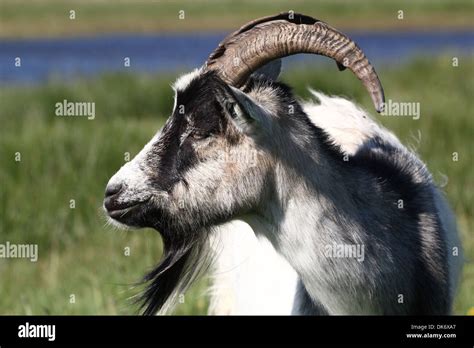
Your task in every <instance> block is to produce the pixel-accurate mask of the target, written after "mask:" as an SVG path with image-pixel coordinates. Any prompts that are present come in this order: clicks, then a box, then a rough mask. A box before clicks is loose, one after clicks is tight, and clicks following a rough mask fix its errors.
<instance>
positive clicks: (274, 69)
mask: <svg viewBox="0 0 474 348" xmlns="http://www.w3.org/2000/svg"><path fill="white" fill-rule="evenodd" d="M280 73H281V59H275V60H272V61H271V62H269V63H267V64H265V65H264V66H262V67H261V68H259V69H257V70H256V71H255V72H254V73H253V74H252V75H254V76H258V75H263V76H265V77H267V78H269V79H270V80H273V81H276V80H277V79H278V76H280Z"/></svg>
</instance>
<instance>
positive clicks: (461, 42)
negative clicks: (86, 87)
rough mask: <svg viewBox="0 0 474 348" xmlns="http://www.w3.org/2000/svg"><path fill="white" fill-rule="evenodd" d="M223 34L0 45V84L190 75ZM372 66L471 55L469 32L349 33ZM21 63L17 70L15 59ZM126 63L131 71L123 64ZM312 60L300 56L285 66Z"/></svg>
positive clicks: (472, 46) (472, 43)
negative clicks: (132, 74)
mask: <svg viewBox="0 0 474 348" xmlns="http://www.w3.org/2000/svg"><path fill="white" fill-rule="evenodd" d="M224 36H225V34H216V33H194V34H189V33H188V34H176V35H172V34H157V35H130V34H123V35H121V34H118V35H104V36H94V37H75V38H55V39H26V40H0V66H1V71H0V83H2V84H4V83H6V82H8V83H9V84H11V83H39V82H43V81H46V80H48V79H49V78H51V77H54V78H56V79H63V80H69V79H72V78H74V77H75V76H94V75H96V74H100V73H102V72H111V71H124V70H125V71H130V70H133V71H139V72H159V71H177V70H190V69H193V68H196V67H199V66H201V65H202V63H203V62H204V61H205V60H206V58H207V57H208V55H209V53H210V52H211V51H212V50H213V49H214V48H215V47H216V46H217V44H218V43H219V42H220V40H222V39H223V38H224ZM349 36H350V37H351V38H352V39H354V41H356V42H357V43H358V44H359V46H360V47H361V48H362V49H363V50H364V52H365V53H366V55H367V56H368V58H369V60H370V61H371V62H372V63H373V64H374V65H375V66H378V65H381V64H397V63H400V62H403V61H405V60H407V59H409V58H411V57H413V56H418V55H425V56H430V55H434V54H437V53H447V52H449V53H450V54H453V55H456V56H465V55H473V54H474V32H471V31H466V32H403V33H400V32H386V33H376V34H375V33H362V32H354V33H349ZM16 57H20V58H21V68H18V67H15V64H14V63H15V58H16ZM126 57H129V58H130V67H124V59H125V58H126ZM310 59H312V60H313V61H316V62H324V61H325V59H326V58H318V59H315V58H314V57H311V56H310V55H299V56H295V57H290V58H287V59H286V60H285V64H286V65H287V66H292V65H295V64H301V63H305V62H308V61H310Z"/></svg>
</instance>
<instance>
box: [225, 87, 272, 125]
mask: <svg viewBox="0 0 474 348" xmlns="http://www.w3.org/2000/svg"><path fill="white" fill-rule="evenodd" d="M230 90H231V91H232V95H233V97H234V100H235V101H236V107H237V108H236V111H237V112H236V113H235V114H236V115H237V118H240V119H241V121H246V122H250V123H257V124H262V123H263V122H265V119H266V117H265V114H266V113H265V110H264V109H263V108H262V107H261V106H260V105H258V104H257V102H256V101H254V100H253V99H252V98H251V97H250V96H248V95H247V94H246V93H244V92H242V91H241V90H240V89H238V88H235V87H232V86H230ZM234 118H235V117H234Z"/></svg>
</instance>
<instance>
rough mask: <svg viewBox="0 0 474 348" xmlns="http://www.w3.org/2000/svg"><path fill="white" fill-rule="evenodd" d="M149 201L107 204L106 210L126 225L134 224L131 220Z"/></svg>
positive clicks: (113, 217)
mask: <svg viewBox="0 0 474 348" xmlns="http://www.w3.org/2000/svg"><path fill="white" fill-rule="evenodd" d="M146 202H147V201H140V202H130V203H126V204H120V205H118V204H113V205H112V206H111V205H110V204H109V205H108V206H107V204H105V205H104V206H105V210H106V211H107V214H108V215H109V216H110V217H111V218H112V219H114V220H117V221H119V222H121V223H124V224H126V225H133V222H132V221H131V220H130V219H131V218H133V217H134V216H136V215H137V214H136V213H137V211H139V210H140V209H141V208H142V207H143V206H144V204H145V203H146Z"/></svg>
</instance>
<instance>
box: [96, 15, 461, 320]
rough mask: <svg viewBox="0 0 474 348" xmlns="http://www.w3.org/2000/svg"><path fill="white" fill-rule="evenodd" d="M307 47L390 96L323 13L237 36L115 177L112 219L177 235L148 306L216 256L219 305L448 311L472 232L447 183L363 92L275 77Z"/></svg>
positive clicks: (154, 276) (177, 290)
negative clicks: (457, 212) (301, 89)
mask: <svg viewBox="0 0 474 348" xmlns="http://www.w3.org/2000/svg"><path fill="white" fill-rule="evenodd" d="M297 53H314V54H320V55H325V56H328V57H330V58H333V59H334V60H335V61H336V62H337V64H338V67H339V68H340V70H343V69H345V68H349V69H350V70H351V71H353V72H354V74H355V75H356V76H357V77H358V78H359V79H360V80H361V81H362V83H363V85H364V86H365V87H366V89H367V90H368V92H369V94H370V96H371V98H372V101H373V103H374V105H375V108H376V110H377V111H378V112H380V111H381V110H382V109H383V105H384V93H383V89H382V86H381V83H380V81H379V79H378V77H377V74H376V72H375V70H374V68H373V67H372V65H371V64H370V63H369V61H368V60H367V58H366V57H365V55H364V53H363V52H362V50H361V49H360V48H359V47H358V46H357V45H356V44H355V43H354V42H353V41H352V40H351V39H349V38H348V37H347V36H345V35H344V34H342V33H340V32H339V31H337V30H336V29H334V28H331V27H330V26H329V25H327V24H326V23H324V22H322V21H319V20H316V19H314V18H311V17H308V16H305V15H300V14H294V13H282V14H279V15H276V16H272V17H265V18H261V19H258V20H255V21H253V22H251V23H249V24H247V25H245V26H243V27H242V28H241V29H240V30H238V31H236V32H234V33H232V34H230V35H229V36H228V37H227V38H225V39H224V40H223V42H221V43H220V44H219V46H218V47H217V49H216V50H215V51H214V52H213V53H212V54H211V55H210V57H209V59H208V60H207V62H206V63H205V65H204V66H203V67H201V68H199V69H196V70H195V71H193V72H191V73H190V74H187V75H185V76H182V77H180V78H179V79H178V80H177V81H176V83H175V84H174V86H173V88H174V90H175V105H174V109H173V113H172V115H171V116H170V118H169V119H168V120H167V122H166V123H165V125H164V127H163V128H162V129H161V130H160V131H159V132H158V133H157V134H156V135H155V137H153V139H152V140H151V141H150V142H149V143H148V144H147V145H146V146H145V147H144V148H143V150H142V151H141V152H140V153H139V154H138V155H137V156H136V157H135V158H134V159H133V160H132V161H130V162H128V163H126V164H125V165H124V166H123V167H122V168H121V169H120V170H119V171H118V172H117V173H116V174H115V175H114V176H113V177H112V178H111V179H110V181H109V183H108V185H107V188H106V192H105V200H104V208H105V210H106V212H107V214H108V215H109V217H110V218H111V219H112V220H113V221H115V222H117V223H119V224H121V225H126V226H132V227H152V228H154V229H156V230H157V231H159V232H160V234H161V236H162V238H163V243H164V256H163V259H162V261H161V262H160V264H159V265H158V266H157V267H156V268H155V269H154V270H153V271H152V272H150V273H149V274H147V275H146V276H145V278H144V281H145V282H148V287H147V288H146V290H145V291H144V293H143V302H142V305H143V313H144V314H155V313H157V312H158V311H159V312H166V311H167V310H169V309H170V308H171V306H172V304H173V303H174V302H175V300H176V298H177V295H178V294H181V293H183V292H184V291H185V290H186V289H187V287H188V286H189V284H191V283H192V282H193V281H194V280H195V279H196V277H198V276H199V275H200V274H201V273H202V271H203V270H205V269H206V268H207V267H208V266H209V265H214V267H213V270H214V279H215V284H214V285H215V286H214V287H215V291H213V298H212V300H211V312H213V313H217V314H225V313H227V314H250V313H255V314H269V313H277V314H320V315H326V314H447V313H449V312H450V310H451V305H452V301H453V297H454V292H455V286H456V279H457V275H458V273H459V267H460V266H459V264H460V262H459V261H458V260H460V256H459V254H458V253H455V252H452V251H453V250H454V249H456V250H458V249H460V244H459V240H458V237H457V231H456V224H455V220H454V217H453V215H452V213H451V211H450V209H449V207H448V205H447V203H446V201H445V198H444V197H443V194H442V193H441V192H440V191H439V190H438V188H437V187H436V186H435V184H434V183H433V180H432V178H431V176H430V174H429V172H428V170H427V168H426V166H425V165H424V164H423V163H422V162H421V161H420V160H419V159H418V158H417V156H416V155H415V154H414V153H412V152H410V151H409V150H408V149H407V148H405V147H404V146H403V145H402V144H401V143H400V141H399V140H398V139H397V138H396V136H395V135H393V134H392V133H390V132H389V131H388V130H386V129H384V128H383V127H381V126H379V125H377V123H376V122H374V121H373V120H372V119H371V118H370V117H369V116H368V115H367V113H366V112H364V111H363V110H361V109H360V108H358V107H357V106H355V105H354V104H353V103H351V102H350V101H348V100H345V99H342V98H335V97H328V96H325V95H323V94H321V93H318V92H313V95H314V97H315V99H318V100H319V104H316V103H313V102H308V103H306V104H304V103H301V102H299V101H298V100H297V99H296V98H295V96H294V95H293V93H292V91H291V90H290V88H289V87H288V86H286V85H285V84H283V83H279V82H277V81H276V79H277V78H278V74H279V71H280V58H282V57H285V56H288V55H292V54H297Z"/></svg>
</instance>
